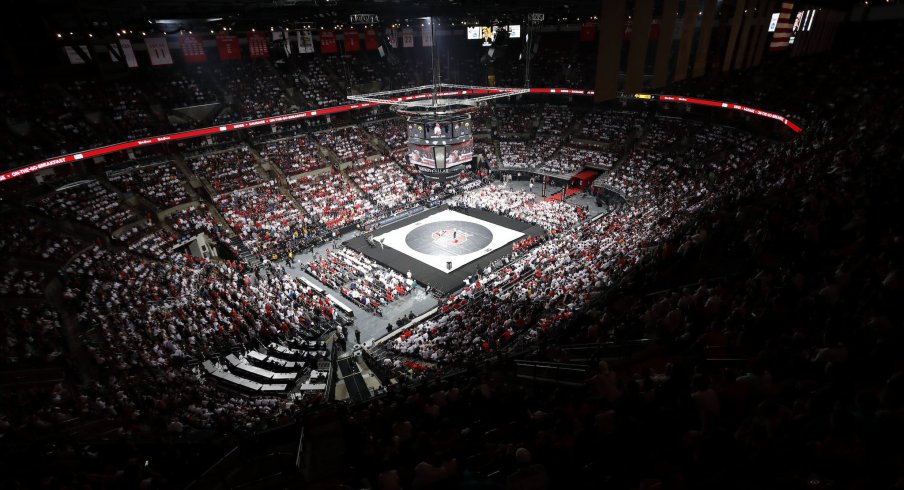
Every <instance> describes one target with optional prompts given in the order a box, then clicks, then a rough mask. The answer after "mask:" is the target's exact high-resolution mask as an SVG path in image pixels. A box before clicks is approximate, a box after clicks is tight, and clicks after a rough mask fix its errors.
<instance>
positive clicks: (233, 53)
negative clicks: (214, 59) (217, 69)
mask: <svg viewBox="0 0 904 490" xmlns="http://www.w3.org/2000/svg"><path fill="white" fill-rule="evenodd" d="M217 51H219V52H220V59H221V60H223V61H229V60H240V59H242V50H241V49H240V48H239V38H238V37H236V36H233V35H231V34H220V35H218V36H217Z"/></svg>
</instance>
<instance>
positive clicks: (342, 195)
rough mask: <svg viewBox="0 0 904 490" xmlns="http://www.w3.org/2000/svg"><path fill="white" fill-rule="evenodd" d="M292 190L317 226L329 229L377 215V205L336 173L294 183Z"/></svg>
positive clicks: (301, 179)
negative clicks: (375, 206)
mask: <svg viewBox="0 0 904 490" xmlns="http://www.w3.org/2000/svg"><path fill="white" fill-rule="evenodd" d="M291 191H292V196H293V197H295V199H297V200H298V202H299V203H300V204H301V206H302V207H303V208H304V209H305V211H307V213H308V214H309V215H311V217H313V218H314V220H315V222H316V224H317V225H318V226H321V227H324V228H326V229H327V230H334V229H338V228H342V227H344V226H346V225H349V224H355V223H358V222H360V221H363V220H367V219H368V217H369V215H370V214H372V213H375V212H376V210H375V208H374V204H373V203H372V202H371V201H369V200H368V199H366V198H365V197H364V196H362V195H360V194H359V193H358V191H357V190H355V189H354V188H353V187H352V186H351V185H349V183H348V182H346V181H345V180H344V179H343V177H342V175H340V174H338V173H336V172H325V173H322V174H319V175H316V176H313V177H307V176H306V177H302V178H300V179H298V180H296V181H295V182H293V183H292V187H291Z"/></svg>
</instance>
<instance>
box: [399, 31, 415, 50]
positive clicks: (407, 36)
mask: <svg viewBox="0 0 904 490" xmlns="http://www.w3.org/2000/svg"><path fill="white" fill-rule="evenodd" d="M402 47H403V48H413V47H414V29H412V28H410V27H406V28H404V29H402Z"/></svg>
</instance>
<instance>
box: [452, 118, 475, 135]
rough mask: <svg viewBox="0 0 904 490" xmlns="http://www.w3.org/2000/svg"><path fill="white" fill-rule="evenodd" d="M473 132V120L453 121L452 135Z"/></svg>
mask: <svg viewBox="0 0 904 490" xmlns="http://www.w3.org/2000/svg"><path fill="white" fill-rule="evenodd" d="M469 134H471V121H456V122H454V123H452V137H453V138H458V137H459V136H466V135H469Z"/></svg>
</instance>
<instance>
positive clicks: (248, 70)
mask: <svg viewBox="0 0 904 490" xmlns="http://www.w3.org/2000/svg"><path fill="white" fill-rule="evenodd" d="M269 63H270V62H269V61H267V60H255V61H253V62H252V63H226V64H222V65H219V66H217V67H215V68H214V69H213V74H214V76H216V77H217V79H219V80H220V81H221V83H222V84H223V85H224V86H225V87H226V90H227V91H228V93H229V94H230V95H232V96H233V97H234V100H235V102H234V103H233V106H235V107H237V108H238V109H239V113H240V114H239V115H240V116H241V118H242V119H259V118H262V117H267V116H273V115H276V114H286V113H288V112H292V111H293V109H297V107H296V106H295V105H294V104H293V103H292V101H291V100H290V99H289V97H288V95H287V94H286V92H285V90H283V88H282V83H281V81H280V79H279V75H278V74H277V73H276V71H275V70H274V69H273V67H272V66H271V65H270V64H269Z"/></svg>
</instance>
